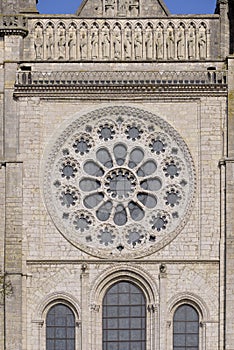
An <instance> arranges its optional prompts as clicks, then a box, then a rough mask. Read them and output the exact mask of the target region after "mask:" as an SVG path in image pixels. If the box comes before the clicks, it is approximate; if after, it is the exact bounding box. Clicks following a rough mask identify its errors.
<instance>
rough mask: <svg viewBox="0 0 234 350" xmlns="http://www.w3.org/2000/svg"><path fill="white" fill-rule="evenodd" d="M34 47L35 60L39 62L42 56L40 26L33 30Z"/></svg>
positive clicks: (41, 31)
mask: <svg viewBox="0 0 234 350" xmlns="http://www.w3.org/2000/svg"><path fill="white" fill-rule="evenodd" d="M34 47H35V54H36V59H37V60H41V59H42V56H43V29H42V26H41V25H40V24H38V25H37V26H36V28H35V36H34Z"/></svg>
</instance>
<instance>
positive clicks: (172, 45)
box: [166, 30, 175, 60]
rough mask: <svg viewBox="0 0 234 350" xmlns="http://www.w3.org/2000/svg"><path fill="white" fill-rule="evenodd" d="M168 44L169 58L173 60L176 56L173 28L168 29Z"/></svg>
mask: <svg viewBox="0 0 234 350" xmlns="http://www.w3.org/2000/svg"><path fill="white" fill-rule="evenodd" d="M166 45H167V58H168V59H169V60H171V59H173V58H174V57H175V54H174V48H175V40H174V36H173V32H172V30H169V31H168V36H167V40H166Z"/></svg>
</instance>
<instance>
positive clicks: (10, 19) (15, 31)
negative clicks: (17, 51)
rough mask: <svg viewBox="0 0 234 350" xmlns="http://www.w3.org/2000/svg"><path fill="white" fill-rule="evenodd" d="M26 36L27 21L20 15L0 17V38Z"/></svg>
mask: <svg viewBox="0 0 234 350" xmlns="http://www.w3.org/2000/svg"><path fill="white" fill-rule="evenodd" d="M27 34H28V20H27V18H26V17H25V16H21V15H17V14H15V15H0V36H4V35H21V36H26V35H27Z"/></svg>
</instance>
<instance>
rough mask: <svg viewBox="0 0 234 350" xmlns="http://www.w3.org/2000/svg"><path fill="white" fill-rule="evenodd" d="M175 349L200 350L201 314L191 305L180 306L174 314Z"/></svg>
mask: <svg viewBox="0 0 234 350" xmlns="http://www.w3.org/2000/svg"><path fill="white" fill-rule="evenodd" d="M173 350H199V315H198V312H197V311H196V309H195V308H194V307H192V306H191V305H188V304H184V305H182V306H179V307H178V309H177V310H176V312H175V314H174V320H173Z"/></svg>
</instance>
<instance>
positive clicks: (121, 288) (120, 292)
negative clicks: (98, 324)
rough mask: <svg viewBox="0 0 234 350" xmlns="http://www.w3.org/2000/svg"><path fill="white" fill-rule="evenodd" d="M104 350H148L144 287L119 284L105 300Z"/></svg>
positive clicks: (110, 291)
mask: <svg viewBox="0 0 234 350" xmlns="http://www.w3.org/2000/svg"><path fill="white" fill-rule="evenodd" d="M102 322H103V327H102V328H103V350H132V349H134V350H145V349H146V301H145V296H144V294H143V292H142V290H141V289H140V288H138V287H137V286H136V285H135V284H133V283H130V282H127V281H126V282H125V281H124V282H118V283H116V284H114V285H113V286H112V287H111V288H110V289H109V290H108V291H107V293H106V295H105V297H104V300H103V320H102Z"/></svg>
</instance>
